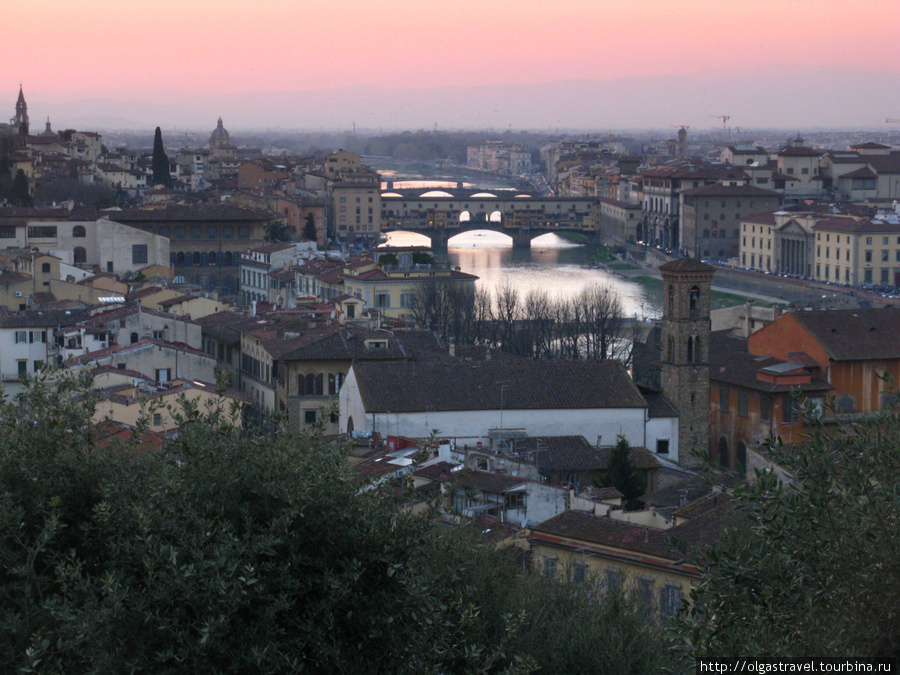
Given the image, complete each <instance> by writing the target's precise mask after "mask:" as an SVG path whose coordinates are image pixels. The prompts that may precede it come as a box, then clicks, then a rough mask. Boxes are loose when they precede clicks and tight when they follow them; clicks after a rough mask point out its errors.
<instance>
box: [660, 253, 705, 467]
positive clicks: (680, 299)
mask: <svg viewBox="0 0 900 675" xmlns="http://www.w3.org/2000/svg"><path fill="white" fill-rule="evenodd" d="M659 271H660V272H661V273H662V278H663V319H662V349H663V353H662V391H663V394H665V396H666V398H668V399H669V401H671V402H672V403H673V404H674V405H675V407H676V408H678V412H679V418H678V462H679V464H681V465H682V466H697V465H700V464H703V463H704V460H703V458H705V457H706V456H707V455H708V453H709V414H710V413H709V330H710V328H709V325H710V320H709V313H710V290H711V287H712V278H713V273H714V272H715V267H712V266H710V265H707V264H705V263H702V262H700V261H699V260H695V259H694V258H681V259H680V260H675V261H673V262H669V263H666V264H664V265H661V266H660V268H659ZM698 453H699V454H702V456H703V458H701V457H698V456H697V455H698Z"/></svg>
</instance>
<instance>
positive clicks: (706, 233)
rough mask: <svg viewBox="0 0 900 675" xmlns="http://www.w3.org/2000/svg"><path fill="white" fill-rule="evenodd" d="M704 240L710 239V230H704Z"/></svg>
mask: <svg viewBox="0 0 900 675" xmlns="http://www.w3.org/2000/svg"><path fill="white" fill-rule="evenodd" d="M703 238H704V239H709V230H703Z"/></svg>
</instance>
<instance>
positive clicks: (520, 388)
mask: <svg viewBox="0 0 900 675" xmlns="http://www.w3.org/2000/svg"><path fill="white" fill-rule="evenodd" d="M354 372H355V375H356V380H357V384H358V386H359V391H360V394H361V396H362V398H363V402H364V405H365V407H366V409H367V411H369V412H379V411H388V410H389V411H391V412H393V413H399V412H421V411H426V410H434V411H438V410H444V411H449V410H456V411H461V410H499V409H500V407H501V386H500V383H505V384H506V385H507V386H506V387H504V388H502V390H503V391H504V394H503V407H504V408H506V409H509V410H516V409H518V410H525V409H536V410H548V409H549V410H552V409H573V408H580V409H591V408H646V407H647V403H646V401H645V400H644V398H643V397H642V396H641V394H640V392H639V391H638V390H637V387H635V385H634V383H633V382H632V381H631V378H630V377H629V376H628V372H627V371H626V370H625V367H624V366H623V365H622V364H621V363H619V362H618V361H574V362H573V361H533V360H524V359H523V360H514V361H480V362H463V363H447V362H439V363H430V362H429V363H418V362H407V363H391V364H378V363H359V364H356V365H354ZM399 383H402V386H400V385H399Z"/></svg>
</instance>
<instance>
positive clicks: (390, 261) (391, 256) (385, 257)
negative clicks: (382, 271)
mask: <svg viewBox="0 0 900 675" xmlns="http://www.w3.org/2000/svg"><path fill="white" fill-rule="evenodd" d="M378 264H379V265H381V266H382V267H388V266H391V265H399V264H400V259H399V258H397V254H396V253H382V254H381V255H380V256H378Z"/></svg>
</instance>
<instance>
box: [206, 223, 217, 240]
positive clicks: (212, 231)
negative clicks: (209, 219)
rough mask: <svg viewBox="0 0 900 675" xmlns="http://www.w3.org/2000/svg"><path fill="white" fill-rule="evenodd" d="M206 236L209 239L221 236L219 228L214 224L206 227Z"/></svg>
mask: <svg viewBox="0 0 900 675" xmlns="http://www.w3.org/2000/svg"><path fill="white" fill-rule="evenodd" d="M206 238H207V239H218V238H219V228H218V227H215V226H212V227H208V228H206Z"/></svg>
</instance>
